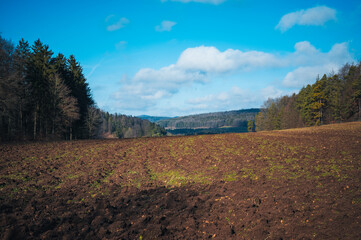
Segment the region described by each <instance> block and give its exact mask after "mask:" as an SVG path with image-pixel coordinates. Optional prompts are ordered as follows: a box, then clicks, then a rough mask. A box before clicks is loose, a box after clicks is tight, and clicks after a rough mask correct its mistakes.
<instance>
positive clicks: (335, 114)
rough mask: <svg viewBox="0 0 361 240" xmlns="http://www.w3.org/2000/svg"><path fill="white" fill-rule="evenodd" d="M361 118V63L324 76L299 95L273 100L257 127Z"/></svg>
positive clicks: (307, 124)
mask: <svg viewBox="0 0 361 240" xmlns="http://www.w3.org/2000/svg"><path fill="white" fill-rule="evenodd" d="M357 120H361V62H360V63H358V64H356V65H350V64H346V65H344V66H343V67H342V68H341V69H340V71H339V72H338V73H337V74H330V75H329V76H327V75H326V74H325V75H323V77H322V78H321V79H319V78H318V79H317V80H316V82H315V83H314V84H312V85H307V86H306V87H303V88H302V89H301V90H300V91H299V93H298V94H293V95H292V96H284V97H281V98H278V99H269V100H268V101H267V102H265V104H264V108H263V109H262V111H261V112H260V113H259V114H258V115H257V117H256V122H255V124H256V130H257V131H261V130H276V129H287V128H296V127H305V126H315V125H322V124H329V123H338V122H347V121H357Z"/></svg>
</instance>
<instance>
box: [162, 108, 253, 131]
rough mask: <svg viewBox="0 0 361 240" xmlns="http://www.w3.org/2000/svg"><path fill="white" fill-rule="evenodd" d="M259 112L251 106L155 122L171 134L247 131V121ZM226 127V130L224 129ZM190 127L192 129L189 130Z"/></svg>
mask: <svg viewBox="0 0 361 240" xmlns="http://www.w3.org/2000/svg"><path fill="white" fill-rule="evenodd" d="M259 112H260V109H259V108H252V109H244V110H235V111H227V112H215V113H203V114H196V115H190V116H184V117H176V118H170V119H164V120H160V121H157V124H159V125H160V126H161V127H164V128H165V129H166V130H167V131H168V132H170V133H173V134H182V133H183V134H186V135H188V134H206V133H224V132H247V124H248V121H249V120H254V119H255V116H256V115H257V114H258V113H259ZM227 128H228V130H225V129H227ZM190 129H193V130H194V131H190ZM205 129H207V130H205Z"/></svg>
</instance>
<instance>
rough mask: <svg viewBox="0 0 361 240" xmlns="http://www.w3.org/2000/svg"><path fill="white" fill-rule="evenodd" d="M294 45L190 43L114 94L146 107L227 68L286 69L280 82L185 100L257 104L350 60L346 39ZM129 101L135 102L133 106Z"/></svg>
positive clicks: (200, 104) (201, 104) (211, 105)
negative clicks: (265, 48) (327, 45)
mask: <svg viewBox="0 0 361 240" xmlns="http://www.w3.org/2000/svg"><path fill="white" fill-rule="evenodd" d="M294 49H295V50H294V51H293V52H289V53H282V54H281V53H268V52H261V51H240V50H238V49H227V50H225V51H220V50H218V49H217V48H215V47H212V46H210V47H207V46H199V47H195V48H188V49H185V50H184V51H183V52H182V53H181V54H180V56H179V58H178V60H177V61H176V63H174V64H171V65H169V66H165V67H162V68H160V69H153V68H142V69H140V70H139V71H138V72H137V73H136V74H135V75H134V76H133V77H132V78H130V79H127V80H124V81H123V82H122V87H121V89H120V91H119V92H118V93H115V94H114V95H113V97H114V98H115V99H116V100H117V101H119V102H123V101H125V102H127V103H128V105H127V106H125V105H124V106H123V107H124V108H127V109H130V108H134V109H138V108H142V109H143V110H144V109H146V108H150V107H154V106H155V105H156V104H157V103H159V102H160V101H161V100H165V99H170V98H171V97H173V96H174V95H175V94H177V93H178V92H179V91H180V90H181V89H187V88H190V87H192V86H193V85H194V84H195V83H200V84H207V83H208V82H209V81H214V79H215V78H214V77H216V78H218V79H222V76H225V74H227V76H229V75H232V74H239V73H241V72H244V71H247V72H248V73H249V72H250V71H256V70H257V71H259V70H265V69H266V68H269V69H270V68H272V69H280V70H281V71H283V72H286V71H288V72H286V73H285V75H284V78H283V79H282V78H281V79H279V80H278V81H280V82H281V84H282V85H281V86H278V87H276V86H268V87H266V88H264V89H261V90H258V91H257V92H253V91H249V90H244V89H240V88H238V87H234V88H232V89H231V90H229V91H228V92H221V93H218V94H211V95H207V96H204V97H200V98H194V99H190V100H189V101H188V102H187V103H188V104H189V105H192V108H194V109H202V108H207V109H214V110H216V108H217V107H219V109H221V106H223V109H225V108H228V109H230V108H232V106H233V107H235V108H241V107H242V106H245V107H247V106H255V107H256V106H260V105H261V104H262V102H263V101H264V100H266V99H267V98H268V97H271V98H275V97H279V96H281V95H282V94H285V93H284V92H282V91H281V90H279V87H286V88H299V87H302V86H304V85H306V84H308V83H312V82H314V81H315V79H316V77H317V75H318V74H320V75H321V74H324V73H329V72H331V71H337V70H338V69H339V68H340V67H341V66H342V65H343V64H345V63H346V62H352V61H353V58H352V56H351V54H350V53H349V50H348V44H347V43H338V44H334V45H333V46H332V48H331V49H330V50H329V51H328V52H327V51H326V52H324V51H321V50H320V49H317V48H316V47H315V46H313V45H312V44H311V43H310V42H307V41H303V42H298V43H296V44H295V46H294ZM233 76H234V75H233ZM274 80H276V79H274ZM276 81H277V80H276ZM133 101H134V102H137V104H138V105H137V104H136V105H134V106H133ZM256 103H259V105H257V104H256ZM247 104H248V105H247ZM227 106H228V107H227ZM236 106H238V107H236Z"/></svg>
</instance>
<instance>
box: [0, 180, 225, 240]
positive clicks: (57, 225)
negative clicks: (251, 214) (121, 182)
mask: <svg viewBox="0 0 361 240" xmlns="http://www.w3.org/2000/svg"><path fill="white" fill-rule="evenodd" d="M195 188H198V187H196V186H190V187H176V188H165V187H158V188H153V189H148V190H142V191H139V190H137V189H134V188H127V187H126V188H125V189H122V190H121V192H118V193H117V192H115V191H113V192H112V193H111V194H110V195H109V196H102V197H99V198H92V199H89V200H88V201H87V200H81V201H75V200H73V199H72V197H73V196H74V194H75V193H74V192H73V191H68V192H65V191H63V192H56V191H54V192H52V193H51V194H49V193H47V194H43V195H42V196H33V197H31V198H29V197H30V195H28V199H22V200H18V201H17V202H10V201H9V202H7V203H4V204H1V207H0V209H1V212H0V213H1V215H2V218H1V224H0V226H1V228H2V229H3V230H2V233H1V239H33V238H42V239H50V238H52V239H53V238H55V239H104V238H105V239H108V238H109V239H141V238H143V239H155V238H156V239H159V238H161V239H162V238H163V239H169V238H177V239H179V238H182V239H195V238H204V237H205V236H204V234H205V233H201V232H200V231H199V224H200V221H201V219H202V218H203V217H206V216H207V215H209V214H210V210H211V207H212V202H214V200H213V197H211V196H210V194H209V192H207V188H209V186H208V187H204V189H195ZM208 190H209V189H208ZM24 197H25V196H24ZM24 206H25V207H24ZM227 232H229V233H231V230H230V229H229V228H228V231H227ZM206 237H208V236H206Z"/></svg>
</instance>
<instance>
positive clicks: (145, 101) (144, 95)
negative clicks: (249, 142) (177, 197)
mask: <svg viewBox="0 0 361 240" xmlns="http://www.w3.org/2000/svg"><path fill="white" fill-rule="evenodd" d="M359 29H361V2H360V1H356V0H354V1H353V0H344V1H339V0H337V1H336V0H335V1H322V0H321V1H314V0H312V1H311V0H304V1H267V0H253V1H251V0H117V1H105V0H104V1H74V0H73V1H68V0H63V1H34V0H32V1H30V0H29V1H17V0H12V1H4V0H0V33H1V35H2V37H3V38H6V39H11V40H12V41H13V42H14V43H15V44H16V43H17V41H19V40H20V39H21V38H24V39H25V40H28V41H29V43H30V44H32V43H33V42H34V41H35V40H36V39H38V38H40V40H41V41H42V42H44V43H46V44H48V45H49V46H50V48H51V49H52V50H53V51H54V53H55V54H57V53H58V52H61V53H63V54H64V55H66V56H69V55H70V54H74V55H75V57H76V59H77V60H78V61H80V63H81V65H82V66H83V68H84V74H85V76H86V77H87V80H88V82H89V84H90V87H91V89H92V94H93V97H94V99H95V101H96V103H97V105H98V106H99V107H100V108H102V109H104V110H106V111H109V112H112V113H115V112H117V113H123V114H127V115H141V114H148V115H158V116H182V115H188V114H194V113H203V112H215V111H226V110H235V109H244V108H253V107H260V106H261V105H262V103H263V102H264V101H265V100H266V99H267V98H269V97H272V98H274V97H278V96H281V95H286V94H291V93H293V92H297V91H298V90H299V89H300V88H301V87H302V86H305V85H307V84H308V83H313V82H315V79H316V77H317V75H318V74H320V75H322V74H324V73H330V72H332V71H333V72H337V70H338V68H339V67H340V66H342V65H343V64H345V63H346V62H357V61H359V60H360V59H361V34H360V30H359Z"/></svg>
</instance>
